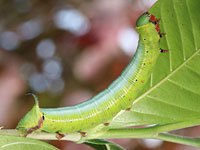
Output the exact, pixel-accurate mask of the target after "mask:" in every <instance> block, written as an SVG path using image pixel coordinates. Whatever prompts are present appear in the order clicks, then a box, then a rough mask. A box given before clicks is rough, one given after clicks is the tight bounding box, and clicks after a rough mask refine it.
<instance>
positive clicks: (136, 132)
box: [0, 120, 200, 147]
mask: <svg viewBox="0 0 200 150" xmlns="http://www.w3.org/2000/svg"><path fill="white" fill-rule="evenodd" d="M199 124H200V120H190V121H187V122H179V123H173V124H166V125H156V126H152V127H146V128H129V129H109V130H104V129H102V130H100V131H98V130H97V131H96V132H93V133H89V132H88V135H87V136H86V137H84V138H83V137H81V135H80V133H72V134H67V135H65V137H63V138H62V139H61V140H68V141H74V142H84V140H89V139H114V138H152V139H159V140H164V141H169V142H175V143H179V144H186V145H191V146H196V147H200V138H190V137H184V136H177V135H172V134H165V133H162V132H167V131H172V130H176V129H181V128H186V127H191V126H195V125H199ZM0 135H12V136H23V135H22V134H21V132H19V131H18V130H13V129H10V130H5V129H3V130H0ZM27 137H29V138H34V139H42V140H57V138H56V133H46V132H36V133H32V134H29V135H28V136H27Z"/></svg>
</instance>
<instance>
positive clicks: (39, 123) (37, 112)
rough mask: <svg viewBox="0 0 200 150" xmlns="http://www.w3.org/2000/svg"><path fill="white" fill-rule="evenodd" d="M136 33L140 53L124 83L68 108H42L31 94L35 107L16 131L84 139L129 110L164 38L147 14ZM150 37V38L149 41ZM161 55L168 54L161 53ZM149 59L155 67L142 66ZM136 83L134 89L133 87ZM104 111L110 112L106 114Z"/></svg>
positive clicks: (139, 20)
mask: <svg viewBox="0 0 200 150" xmlns="http://www.w3.org/2000/svg"><path fill="white" fill-rule="evenodd" d="M136 31H137V32H138V33H139V37H140V38H139V41H138V48H137V51H136V53H135V55H134V56H133V57H134V58H133V59H132V60H131V62H130V65H129V66H128V67H127V68H126V69H125V70H124V71H123V72H122V74H121V75H120V76H121V77H122V78H124V79H125V80H121V77H119V78H117V79H116V80H115V81H114V83H112V84H111V85H110V86H109V87H108V88H107V89H106V90H104V91H102V92H101V93H100V94H99V95H97V96H94V97H93V98H91V99H90V100H88V101H87V102H83V103H80V104H77V105H75V106H71V107H65V108H54V109H48V108H46V109H44V108H39V102H38V98H37V96H36V95H35V94H33V93H28V95H32V96H33V97H34V100H35V105H34V106H33V108H32V109H31V110H30V111H29V112H28V113H27V114H26V115H25V116H24V117H23V118H22V119H21V120H20V122H19V123H18V125H17V129H19V130H23V131H24V130H25V131H26V135H27V134H29V133H31V132H35V131H36V130H38V129H39V130H42V131H45V132H54V133H58V135H59V133H65V134H67V133H73V132H80V133H81V134H82V136H86V135H84V134H83V132H81V131H89V130H90V129H91V128H94V127H95V126H97V125H99V124H104V125H108V124H109V123H105V122H108V121H109V122H110V121H111V120H112V119H113V117H115V116H116V115H117V114H118V113H119V112H120V111H121V110H125V109H127V110H129V109H130V108H129V107H130V106H131V105H132V103H133V101H134V100H135V99H136V98H137V96H138V94H139V91H141V90H142V89H143V87H144V86H145V84H146V82H147V81H148V79H149V78H150V75H151V72H152V70H153V67H154V64H155V62H156V60H157V58H158V56H159V55H160V43H159V42H160V38H161V35H163V34H160V29H159V20H157V19H156V17H155V16H153V15H152V14H150V13H148V12H146V13H145V14H143V15H141V16H140V17H139V19H138V20H137V22H136ZM150 35H151V38H149V36H150ZM162 52H165V51H164V50H162ZM146 53H148V55H147V54H146ZM146 60H148V61H149V64H152V65H146V66H145V67H143V65H145V63H146ZM144 74H145V76H144ZM124 81H129V82H124ZM137 81H141V82H137ZM116 83H117V84H118V85H117V86H116ZM134 84H135V86H133V85H134ZM108 89H109V90H108ZM124 89H125V90H124ZM108 91H109V92H108ZM122 91H126V93H125V94H124V93H123V92H122ZM102 96H103V97H102ZM127 96H130V98H127ZM119 99H120V100H119ZM111 104H112V105H111ZM108 106H109V107H108ZM119 106H120V107H119ZM106 107H107V108H106ZM105 108H106V109H107V110H109V111H105ZM111 110H112V111H111ZM61 116H62V117H61ZM84 118H85V119H84ZM61 122H62V123H61ZM52 127H56V128H52ZM86 133H87V132H86Z"/></svg>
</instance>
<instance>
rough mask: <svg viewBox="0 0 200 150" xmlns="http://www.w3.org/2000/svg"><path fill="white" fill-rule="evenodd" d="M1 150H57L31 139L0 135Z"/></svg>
mask: <svg viewBox="0 0 200 150" xmlns="http://www.w3.org/2000/svg"><path fill="white" fill-rule="evenodd" d="M0 149H1V150H27V149H31V150H57V148H56V147H54V146H52V145H50V144H47V143H45V142H41V141H38V140H34V139H31V138H24V137H16V136H8V135H0Z"/></svg>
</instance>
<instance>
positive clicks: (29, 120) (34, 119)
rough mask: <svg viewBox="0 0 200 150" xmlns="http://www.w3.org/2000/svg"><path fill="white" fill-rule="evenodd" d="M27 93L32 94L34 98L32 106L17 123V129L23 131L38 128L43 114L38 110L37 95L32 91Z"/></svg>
mask: <svg viewBox="0 0 200 150" xmlns="http://www.w3.org/2000/svg"><path fill="white" fill-rule="evenodd" d="M27 95H32V96H33V97H34V100H35V104H34V106H33V108H32V109H31V110H30V111H29V112H28V113H27V114H26V115H25V116H24V117H23V118H22V119H21V120H20V122H19V123H18V125H17V127H16V128H17V129H18V130H20V131H23V132H30V131H31V130H34V129H35V130H36V129H39V127H40V126H41V124H42V121H43V120H42V118H43V114H42V112H41V111H40V108H39V104H38V99H37V96H36V95H35V94H33V93H28V94H27Z"/></svg>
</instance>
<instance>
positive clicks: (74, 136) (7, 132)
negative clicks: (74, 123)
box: [0, 129, 81, 142]
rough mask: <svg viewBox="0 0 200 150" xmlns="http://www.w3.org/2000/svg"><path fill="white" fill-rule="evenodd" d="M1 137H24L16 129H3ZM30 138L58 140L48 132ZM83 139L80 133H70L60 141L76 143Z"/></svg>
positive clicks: (32, 134)
mask: <svg viewBox="0 0 200 150" xmlns="http://www.w3.org/2000/svg"><path fill="white" fill-rule="evenodd" d="M0 135H12V136H23V134H22V133H21V132H19V131H18V130H16V129H7V130H6V129H3V130H0ZM27 137H28V138H33V139H39V140H58V139H57V138H56V133H46V132H35V133H31V134H28V135H27ZM80 139H81V135H80V133H70V134H67V135H65V136H64V137H63V138H61V139H60V140H67V141H74V142H77V141H79V140H80Z"/></svg>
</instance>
